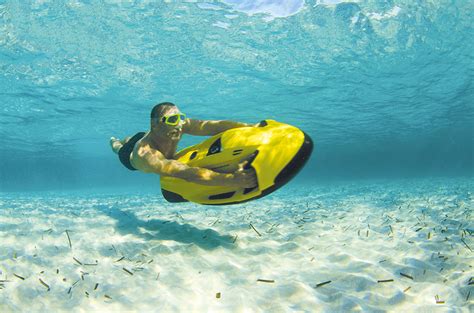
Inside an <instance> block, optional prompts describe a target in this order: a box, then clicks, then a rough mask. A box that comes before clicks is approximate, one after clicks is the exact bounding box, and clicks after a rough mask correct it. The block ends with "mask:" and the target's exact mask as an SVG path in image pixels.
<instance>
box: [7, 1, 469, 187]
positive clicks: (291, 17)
mask: <svg viewBox="0 0 474 313" xmlns="http://www.w3.org/2000/svg"><path fill="white" fill-rule="evenodd" d="M473 9H474V5H473V2H472V1H412V0H410V1H357V2H344V1H337V0H331V1H329V0H327V1H296V0H295V1H244V0H242V1H237V0H227V1H209V2H204V1H189V2H174V1H172V2H171V1H170V2H166V3H165V2H161V1H160V2H154V1H144V2H140V1H105V2H103V3H102V2H101V3H94V2H90V1H59V2H58V1H0V69H1V71H0V95H1V106H0V108H1V115H0V125H1V128H0V144H1V147H2V150H1V153H0V162H1V164H2V167H1V169H0V188H1V190H3V191H22V190H63V189H80V188H82V189H84V188H85V189H101V188H108V187H111V188H125V189H129V190H130V189H143V188H148V187H149V188H150V190H156V188H157V187H158V178H157V177H153V176H151V175H145V174H137V173H131V172H129V171H128V170H126V169H125V168H124V167H123V166H121V165H120V164H119V163H118V161H117V158H116V156H115V155H114V154H112V152H111V151H110V148H109V145H108V140H109V138H110V137H111V136H116V137H124V136H129V135H131V134H134V133H135V132H138V131H146V130H147V129H148V127H149V120H148V116H149V111H150V109H151V108H152V106H153V105H154V104H156V103H158V102H162V101H172V102H175V103H176V104H178V105H179V107H180V108H181V110H182V111H183V112H185V113H187V115H188V116H189V117H191V118H197V119H231V120H236V121H243V122H248V123H254V122H258V121H260V120H262V119H268V118H270V119H275V120H278V121H282V122H285V123H289V124H293V125H295V126H297V127H300V128H301V129H303V130H304V131H305V132H307V133H308V134H309V135H310V136H311V137H312V138H313V140H314V142H315V150H314V153H313V156H312V158H311V160H310V161H309V163H308V165H307V166H306V168H305V169H304V170H303V171H302V172H301V173H300V174H299V176H298V178H297V179H296V181H300V182H302V183H305V184H306V183H310V182H324V181H327V180H333V179H353V178H356V179H359V178H390V177H401V178H403V177H420V176H422V177H423V176H428V177H431V176H441V177H443V176H468V177H471V176H472V174H473V168H474V166H473V162H474V161H473V146H474V143H473V138H474V136H472V135H473V123H472V121H473V115H474V114H473V112H474V110H473V85H472V78H473V70H474V69H473V62H472V61H473V54H472V51H473V42H474V41H473V40H472V39H473V38H472V33H473V23H472V20H473V19H472V12H473ZM199 140H200V138H191V137H189V138H186V136H185V138H183V140H182V142H181V144H180V146H181V147H185V146H187V145H189V144H191V143H196V142H198V141H199Z"/></svg>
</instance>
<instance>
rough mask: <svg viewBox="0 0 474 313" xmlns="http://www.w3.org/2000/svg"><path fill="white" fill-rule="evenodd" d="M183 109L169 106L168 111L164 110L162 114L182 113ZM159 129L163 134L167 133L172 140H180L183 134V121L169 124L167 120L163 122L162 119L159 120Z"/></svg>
mask: <svg viewBox="0 0 474 313" xmlns="http://www.w3.org/2000/svg"><path fill="white" fill-rule="evenodd" d="M180 113H181V111H180V110H179V109H178V107H168V108H167V109H166V111H164V112H163V115H162V116H169V115H173V114H180ZM158 127H159V130H160V132H161V133H162V134H164V135H166V137H168V138H169V139H171V140H179V139H181V136H182V134H183V122H181V121H180V122H179V123H178V124H177V125H169V124H166V123H165V122H162V121H161V119H160V121H159V122H158Z"/></svg>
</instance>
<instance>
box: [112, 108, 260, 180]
mask: <svg viewBox="0 0 474 313" xmlns="http://www.w3.org/2000/svg"><path fill="white" fill-rule="evenodd" d="M150 126H151V127H150V131H148V132H147V133H144V132H142V133H137V134H135V135H134V136H133V137H127V138H125V139H123V140H119V139H117V138H115V137H111V138H110V145H111V147H112V150H113V151H114V152H115V153H117V154H118V155H119V159H120V161H121V162H122V164H123V165H124V166H125V167H127V168H128V169H130V170H140V171H142V172H145V173H155V174H159V175H166V176H172V177H177V178H181V179H184V180H186V181H189V182H193V183H197V184H203V185H211V186H235V187H242V188H253V187H256V186H257V177H256V174H255V170H253V169H247V170H245V169H244V167H245V165H246V164H247V162H248V161H246V160H244V161H243V162H241V163H240V164H239V167H238V170H237V171H236V172H234V173H218V172H215V171H212V170H209V169H206V168H201V167H189V166H188V165H186V164H184V163H181V162H179V161H177V160H175V154H176V149H177V147H178V142H179V140H180V139H181V136H182V134H183V133H184V134H190V135H196V136H213V135H216V134H219V133H221V132H223V131H226V130H228V129H231V128H237V127H246V126H253V125H250V124H246V123H239V122H232V121H200V120H192V119H189V118H186V116H185V115H184V114H183V113H181V111H180V110H179V109H178V107H177V106H176V105H174V104H173V103H171V102H163V103H160V104H157V105H155V106H154V107H153V109H152V110H151V114H150Z"/></svg>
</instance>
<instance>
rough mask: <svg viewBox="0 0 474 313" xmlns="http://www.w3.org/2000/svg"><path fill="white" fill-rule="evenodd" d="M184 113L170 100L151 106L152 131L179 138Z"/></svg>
mask: <svg viewBox="0 0 474 313" xmlns="http://www.w3.org/2000/svg"><path fill="white" fill-rule="evenodd" d="M184 121H185V116H184V114H182V113H181V111H180V110H179V108H178V107H177V106H176V105H175V104H174V103H171V102H162V103H159V104H157V105H155V106H154V107H153V109H152V110H151V113H150V122H151V129H152V131H154V132H156V133H157V134H161V135H165V136H167V137H169V138H172V139H179V138H181V133H182V132H181V130H182V125H183V123H184Z"/></svg>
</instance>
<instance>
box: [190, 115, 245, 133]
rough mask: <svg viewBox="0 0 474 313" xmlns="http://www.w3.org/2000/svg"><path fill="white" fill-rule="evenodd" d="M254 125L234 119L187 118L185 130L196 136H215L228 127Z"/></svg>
mask: <svg viewBox="0 0 474 313" xmlns="http://www.w3.org/2000/svg"><path fill="white" fill-rule="evenodd" d="M246 126H253V125H252V124H247V123H240V122H233V121H201V120H192V119H189V118H188V119H186V123H185V124H184V125H183V132H184V133H186V134H190V135H195V136H214V135H217V134H219V133H222V132H224V131H226V130H228V129H232V128H238V127H246Z"/></svg>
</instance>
